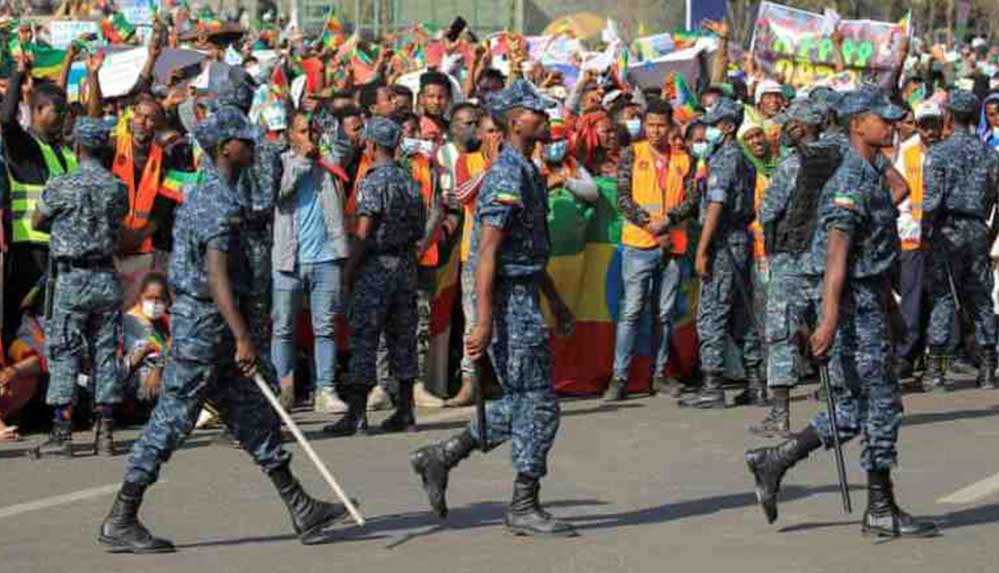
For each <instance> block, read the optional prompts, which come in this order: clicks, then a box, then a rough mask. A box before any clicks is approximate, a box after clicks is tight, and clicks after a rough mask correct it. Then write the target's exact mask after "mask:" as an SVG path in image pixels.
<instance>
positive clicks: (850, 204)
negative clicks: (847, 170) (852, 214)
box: [833, 193, 857, 211]
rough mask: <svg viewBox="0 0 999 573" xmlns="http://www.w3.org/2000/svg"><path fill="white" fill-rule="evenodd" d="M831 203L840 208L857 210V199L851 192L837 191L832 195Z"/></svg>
mask: <svg viewBox="0 0 999 573" xmlns="http://www.w3.org/2000/svg"><path fill="white" fill-rule="evenodd" d="M833 204H834V205H836V206H837V207H839V208H840V209H849V210H851V211H856V210H857V199H856V198H854V196H853V194H852V193H837V194H836V195H834V196H833Z"/></svg>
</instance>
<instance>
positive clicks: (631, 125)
mask: <svg viewBox="0 0 999 573" xmlns="http://www.w3.org/2000/svg"><path fill="white" fill-rule="evenodd" d="M624 127H626V128H627V129H628V135H630V136H631V138H632V139H635V138H637V137H638V136H639V135H641V134H642V120H640V119H638V118H635V119H628V120H625V122H624Z"/></svg>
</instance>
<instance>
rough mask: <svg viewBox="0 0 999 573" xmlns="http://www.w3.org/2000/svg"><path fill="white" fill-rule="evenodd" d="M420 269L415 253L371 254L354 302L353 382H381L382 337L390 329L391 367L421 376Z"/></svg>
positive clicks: (349, 380)
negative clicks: (378, 375)
mask: <svg viewBox="0 0 999 573" xmlns="http://www.w3.org/2000/svg"><path fill="white" fill-rule="evenodd" d="M416 283H417V270H416V260H415V257H413V256H406V257H387V256H382V257H371V258H369V259H367V260H366V261H365V262H364V264H363V266H362V267H361V270H360V271H359V272H358V276H357V279H356V282H355V284H354V289H353V292H352V294H351V300H350V307H349V311H348V313H349V322H350V376H347V377H346V379H345V381H344V384H345V385H347V386H355V387H361V388H365V389H370V388H372V387H373V386H374V384H375V381H376V379H377V378H376V364H377V354H378V345H379V339H380V338H381V335H382V333H383V332H384V334H385V338H386V345H387V347H388V353H389V368H390V371H391V372H392V374H394V375H395V377H396V378H397V379H399V380H415V379H416V376H417V374H418V373H419V371H418V363H417V351H416V346H417V341H416V327H417V322H418V319H417V304H416V300H417V288H416Z"/></svg>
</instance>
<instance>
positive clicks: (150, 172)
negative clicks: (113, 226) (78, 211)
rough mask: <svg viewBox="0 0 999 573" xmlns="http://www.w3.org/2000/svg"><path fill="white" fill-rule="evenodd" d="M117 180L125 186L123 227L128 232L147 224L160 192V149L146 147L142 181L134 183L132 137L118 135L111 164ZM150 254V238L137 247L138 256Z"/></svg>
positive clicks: (161, 157)
mask: <svg viewBox="0 0 999 573" xmlns="http://www.w3.org/2000/svg"><path fill="white" fill-rule="evenodd" d="M111 170H112V171H113V172H114V174H115V175H117V176H118V178H119V179H121V180H122V181H124V182H125V184H126V185H128V215H127V216H126V217H125V226H126V227H128V228H129V229H142V228H145V227H146V226H147V225H149V216H150V214H151V213H152V211H153V202H154V201H155V200H156V195H157V194H158V193H159V191H160V178H161V175H162V172H163V148H162V147H160V146H159V145H157V144H155V143H153V144H152V146H151V147H150V148H149V158H148V159H147V160H146V167H145V169H143V171H142V180H141V181H140V182H139V185H138V186H136V184H135V157H134V156H133V154H132V136H131V135H130V134H128V132H123V133H122V134H121V135H119V136H118V143H117V146H116V148H115V154H114V165H113V166H112V169H111ZM151 252H153V238H152V237H146V238H145V239H144V240H143V241H142V244H141V245H140V246H139V253H151Z"/></svg>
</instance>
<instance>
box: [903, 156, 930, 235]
mask: <svg viewBox="0 0 999 573" xmlns="http://www.w3.org/2000/svg"><path fill="white" fill-rule="evenodd" d="M925 156H926V151H925V150H924V149H923V146H922V145H911V146H909V147H903V148H902V166H903V167H904V168H905V170H904V172H903V173H902V175H903V176H905V181H906V182H907V183H908V184H909V198H908V202H909V216H910V217H911V218H912V232H908V233H904V234H903V236H902V250H903V251H915V250H918V249H919V248H920V247H922V240H921V239H922V237H921V236H920V235H921V232H920V225H922V221H923V159H924V157H925Z"/></svg>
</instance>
